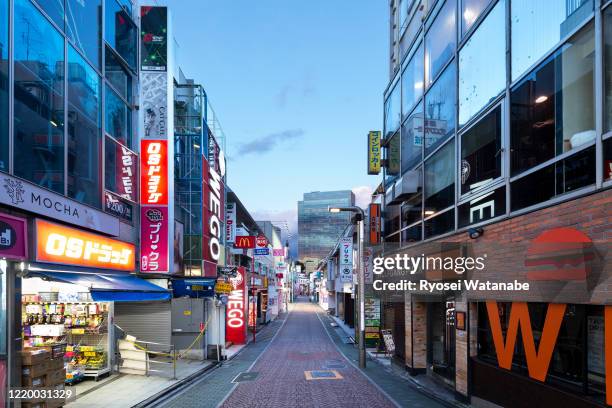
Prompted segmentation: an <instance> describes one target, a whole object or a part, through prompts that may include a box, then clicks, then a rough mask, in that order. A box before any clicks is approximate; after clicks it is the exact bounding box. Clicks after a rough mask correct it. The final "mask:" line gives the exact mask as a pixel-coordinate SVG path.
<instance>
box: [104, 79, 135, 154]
mask: <svg viewBox="0 0 612 408" xmlns="http://www.w3.org/2000/svg"><path fill="white" fill-rule="evenodd" d="M105 103H106V122H105V127H106V133H108V134H109V135H111V136H112V137H114V138H115V139H117V140H118V141H120V142H121V143H123V144H124V145H126V146H128V147H130V146H132V111H131V110H130V109H129V108H128V107H127V105H126V104H125V102H123V101H122V100H121V99H120V98H119V97H118V96H117V94H116V93H115V92H114V91H113V90H112V89H110V88H109V87H108V85H107V86H106V102H105Z"/></svg>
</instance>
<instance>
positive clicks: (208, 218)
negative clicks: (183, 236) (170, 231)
mask: <svg viewBox="0 0 612 408" xmlns="http://www.w3.org/2000/svg"><path fill="white" fill-rule="evenodd" d="M224 177H225V156H224V154H223V151H222V150H221V149H220V148H219V145H218V144H217V142H216V140H215V138H214V136H213V135H212V134H211V133H209V134H208V160H206V157H205V156H203V157H202V193H203V200H202V214H204V219H205V221H204V226H203V233H202V254H203V258H204V276H208V277H213V276H214V277H216V273H217V265H218V263H219V258H220V257H221V246H222V240H223V238H222V236H223V229H224V228H225V225H224V224H225V201H224V200H225V182H224V180H225V179H224Z"/></svg>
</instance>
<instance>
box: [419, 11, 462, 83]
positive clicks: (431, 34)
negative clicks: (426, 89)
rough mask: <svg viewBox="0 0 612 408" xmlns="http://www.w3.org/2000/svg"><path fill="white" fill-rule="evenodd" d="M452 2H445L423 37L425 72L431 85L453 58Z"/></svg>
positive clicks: (454, 44)
mask: <svg viewBox="0 0 612 408" xmlns="http://www.w3.org/2000/svg"><path fill="white" fill-rule="evenodd" d="M455 3H456V1H454V0H447V1H446V4H444V6H443V7H442V9H441V10H440V12H439V13H438V15H437V16H436V20H435V21H434V23H433V24H432V25H431V27H430V28H429V30H428V31H427V35H426V36H425V71H426V74H427V84H428V85H431V83H432V82H433V81H434V79H435V78H436V76H437V75H438V74H439V73H440V71H442V68H444V66H445V65H446V63H447V62H448V61H449V60H450V59H451V58H452V57H453V53H454V52H455V46H456V44H457V38H456V37H457V34H456V31H457V30H456V20H455V8H456V7H455Z"/></svg>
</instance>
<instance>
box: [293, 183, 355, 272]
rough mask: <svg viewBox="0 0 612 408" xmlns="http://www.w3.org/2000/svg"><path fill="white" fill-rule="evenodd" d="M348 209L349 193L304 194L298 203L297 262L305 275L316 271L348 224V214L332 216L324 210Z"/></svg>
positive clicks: (350, 199) (352, 195) (349, 203)
mask: <svg viewBox="0 0 612 408" xmlns="http://www.w3.org/2000/svg"><path fill="white" fill-rule="evenodd" d="M352 205H355V195H354V194H353V192H352V191H350V190H342V191H315V192H312V193H304V199H303V200H301V201H298V259H299V260H300V261H302V262H304V263H305V265H306V271H307V272H313V271H314V270H316V268H317V265H318V263H319V260H321V259H323V258H324V257H325V256H326V255H327V253H328V252H329V251H330V250H331V249H332V248H333V247H334V245H335V244H336V241H337V240H338V237H339V236H340V234H341V233H342V231H343V230H344V228H345V227H346V225H347V224H348V223H349V222H350V215H349V214H348V213H336V214H332V213H330V212H329V211H328V207H348V206H352Z"/></svg>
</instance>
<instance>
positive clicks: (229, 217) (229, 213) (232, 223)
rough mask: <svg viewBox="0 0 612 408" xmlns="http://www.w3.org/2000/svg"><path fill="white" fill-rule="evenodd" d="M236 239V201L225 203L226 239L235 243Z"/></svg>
mask: <svg viewBox="0 0 612 408" xmlns="http://www.w3.org/2000/svg"><path fill="white" fill-rule="evenodd" d="M235 239H236V203H227V204H226V205H225V241H226V242H227V243H233V242H234V240H235Z"/></svg>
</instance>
